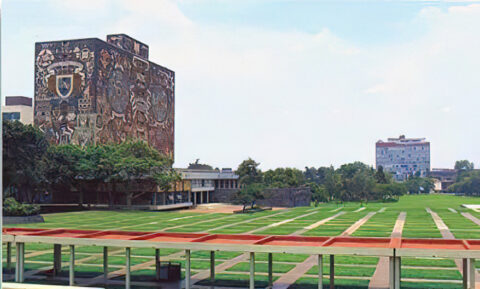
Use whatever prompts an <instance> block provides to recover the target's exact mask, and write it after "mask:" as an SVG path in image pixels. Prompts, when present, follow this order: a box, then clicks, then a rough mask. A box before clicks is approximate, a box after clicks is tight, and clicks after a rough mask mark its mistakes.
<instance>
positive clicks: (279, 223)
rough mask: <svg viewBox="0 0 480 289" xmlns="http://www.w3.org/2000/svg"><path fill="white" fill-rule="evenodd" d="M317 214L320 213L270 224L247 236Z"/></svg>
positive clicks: (311, 213) (250, 232) (252, 231)
mask: <svg viewBox="0 0 480 289" xmlns="http://www.w3.org/2000/svg"><path fill="white" fill-rule="evenodd" d="M316 213H318V211H314V212H310V213H307V214H303V215H300V216H296V217H295V218H291V219H287V220H283V221H280V222H277V223H273V224H270V225H267V226H264V227H260V228H257V229H255V230H251V231H249V232H247V233H245V234H253V233H256V232H260V231H263V230H266V229H269V228H273V227H277V226H280V225H283V224H286V223H290V222H292V221H295V220H296V219H300V218H304V217H307V216H310V215H313V214H316Z"/></svg>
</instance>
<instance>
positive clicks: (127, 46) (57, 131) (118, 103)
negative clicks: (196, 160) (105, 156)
mask: <svg viewBox="0 0 480 289" xmlns="http://www.w3.org/2000/svg"><path fill="white" fill-rule="evenodd" d="M148 54H149V48H148V46H147V45H146V44H144V43H142V42H140V41H138V40H135V39H133V38H131V37H130V36H128V35H125V34H114V35H107V39H106V41H103V40H100V39H98V38H86V39H72V40H61V41H47V42H38V43H35V124H36V125H37V126H38V127H39V128H40V129H41V130H42V131H44V132H45V135H46V137H47V139H48V140H49V141H51V142H52V143H57V144H67V143H72V144H80V145H86V144H97V143H120V142H122V141H125V140H127V139H134V140H144V141H146V142H148V143H149V144H150V145H151V146H153V147H155V148H156V149H158V150H159V151H160V152H162V153H164V154H166V155H169V156H171V157H172V158H173V153H174V101H175V73H174V72H173V71H172V70H169V69H167V68H165V67H162V66H160V65H158V64H155V63H153V62H152V61H150V60H149V59H148Z"/></svg>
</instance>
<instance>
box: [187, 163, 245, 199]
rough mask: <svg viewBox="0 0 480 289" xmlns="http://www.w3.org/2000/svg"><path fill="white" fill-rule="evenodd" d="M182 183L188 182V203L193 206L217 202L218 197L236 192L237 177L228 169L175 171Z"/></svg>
mask: <svg viewBox="0 0 480 289" xmlns="http://www.w3.org/2000/svg"><path fill="white" fill-rule="evenodd" d="M177 172H179V173H180V175H181V178H182V180H183V181H184V182H190V188H191V189H190V196H189V198H188V200H189V201H191V202H192V203H193V205H197V204H204V203H212V202H218V200H219V199H220V200H221V199H222V198H221V197H219V195H222V194H225V193H229V192H236V191H237V190H238V178H239V177H238V175H237V174H235V173H234V172H233V171H232V169H230V168H223V169H222V170H212V169H177Z"/></svg>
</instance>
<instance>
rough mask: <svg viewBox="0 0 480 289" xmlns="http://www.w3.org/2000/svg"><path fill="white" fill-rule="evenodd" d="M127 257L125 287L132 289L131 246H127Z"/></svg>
mask: <svg viewBox="0 0 480 289" xmlns="http://www.w3.org/2000/svg"><path fill="white" fill-rule="evenodd" d="M125 257H126V264H125V289H130V281H131V279H130V278H131V276H130V273H131V272H130V265H131V263H130V248H125Z"/></svg>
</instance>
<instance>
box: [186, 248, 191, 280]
mask: <svg viewBox="0 0 480 289" xmlns="http://www.w3.org/2000/svg"><path fill="white" fill-rule="evenodd" d="M190 281H191V280H190V250H185V289H190V286H191V284H190Z"/></svg>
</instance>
